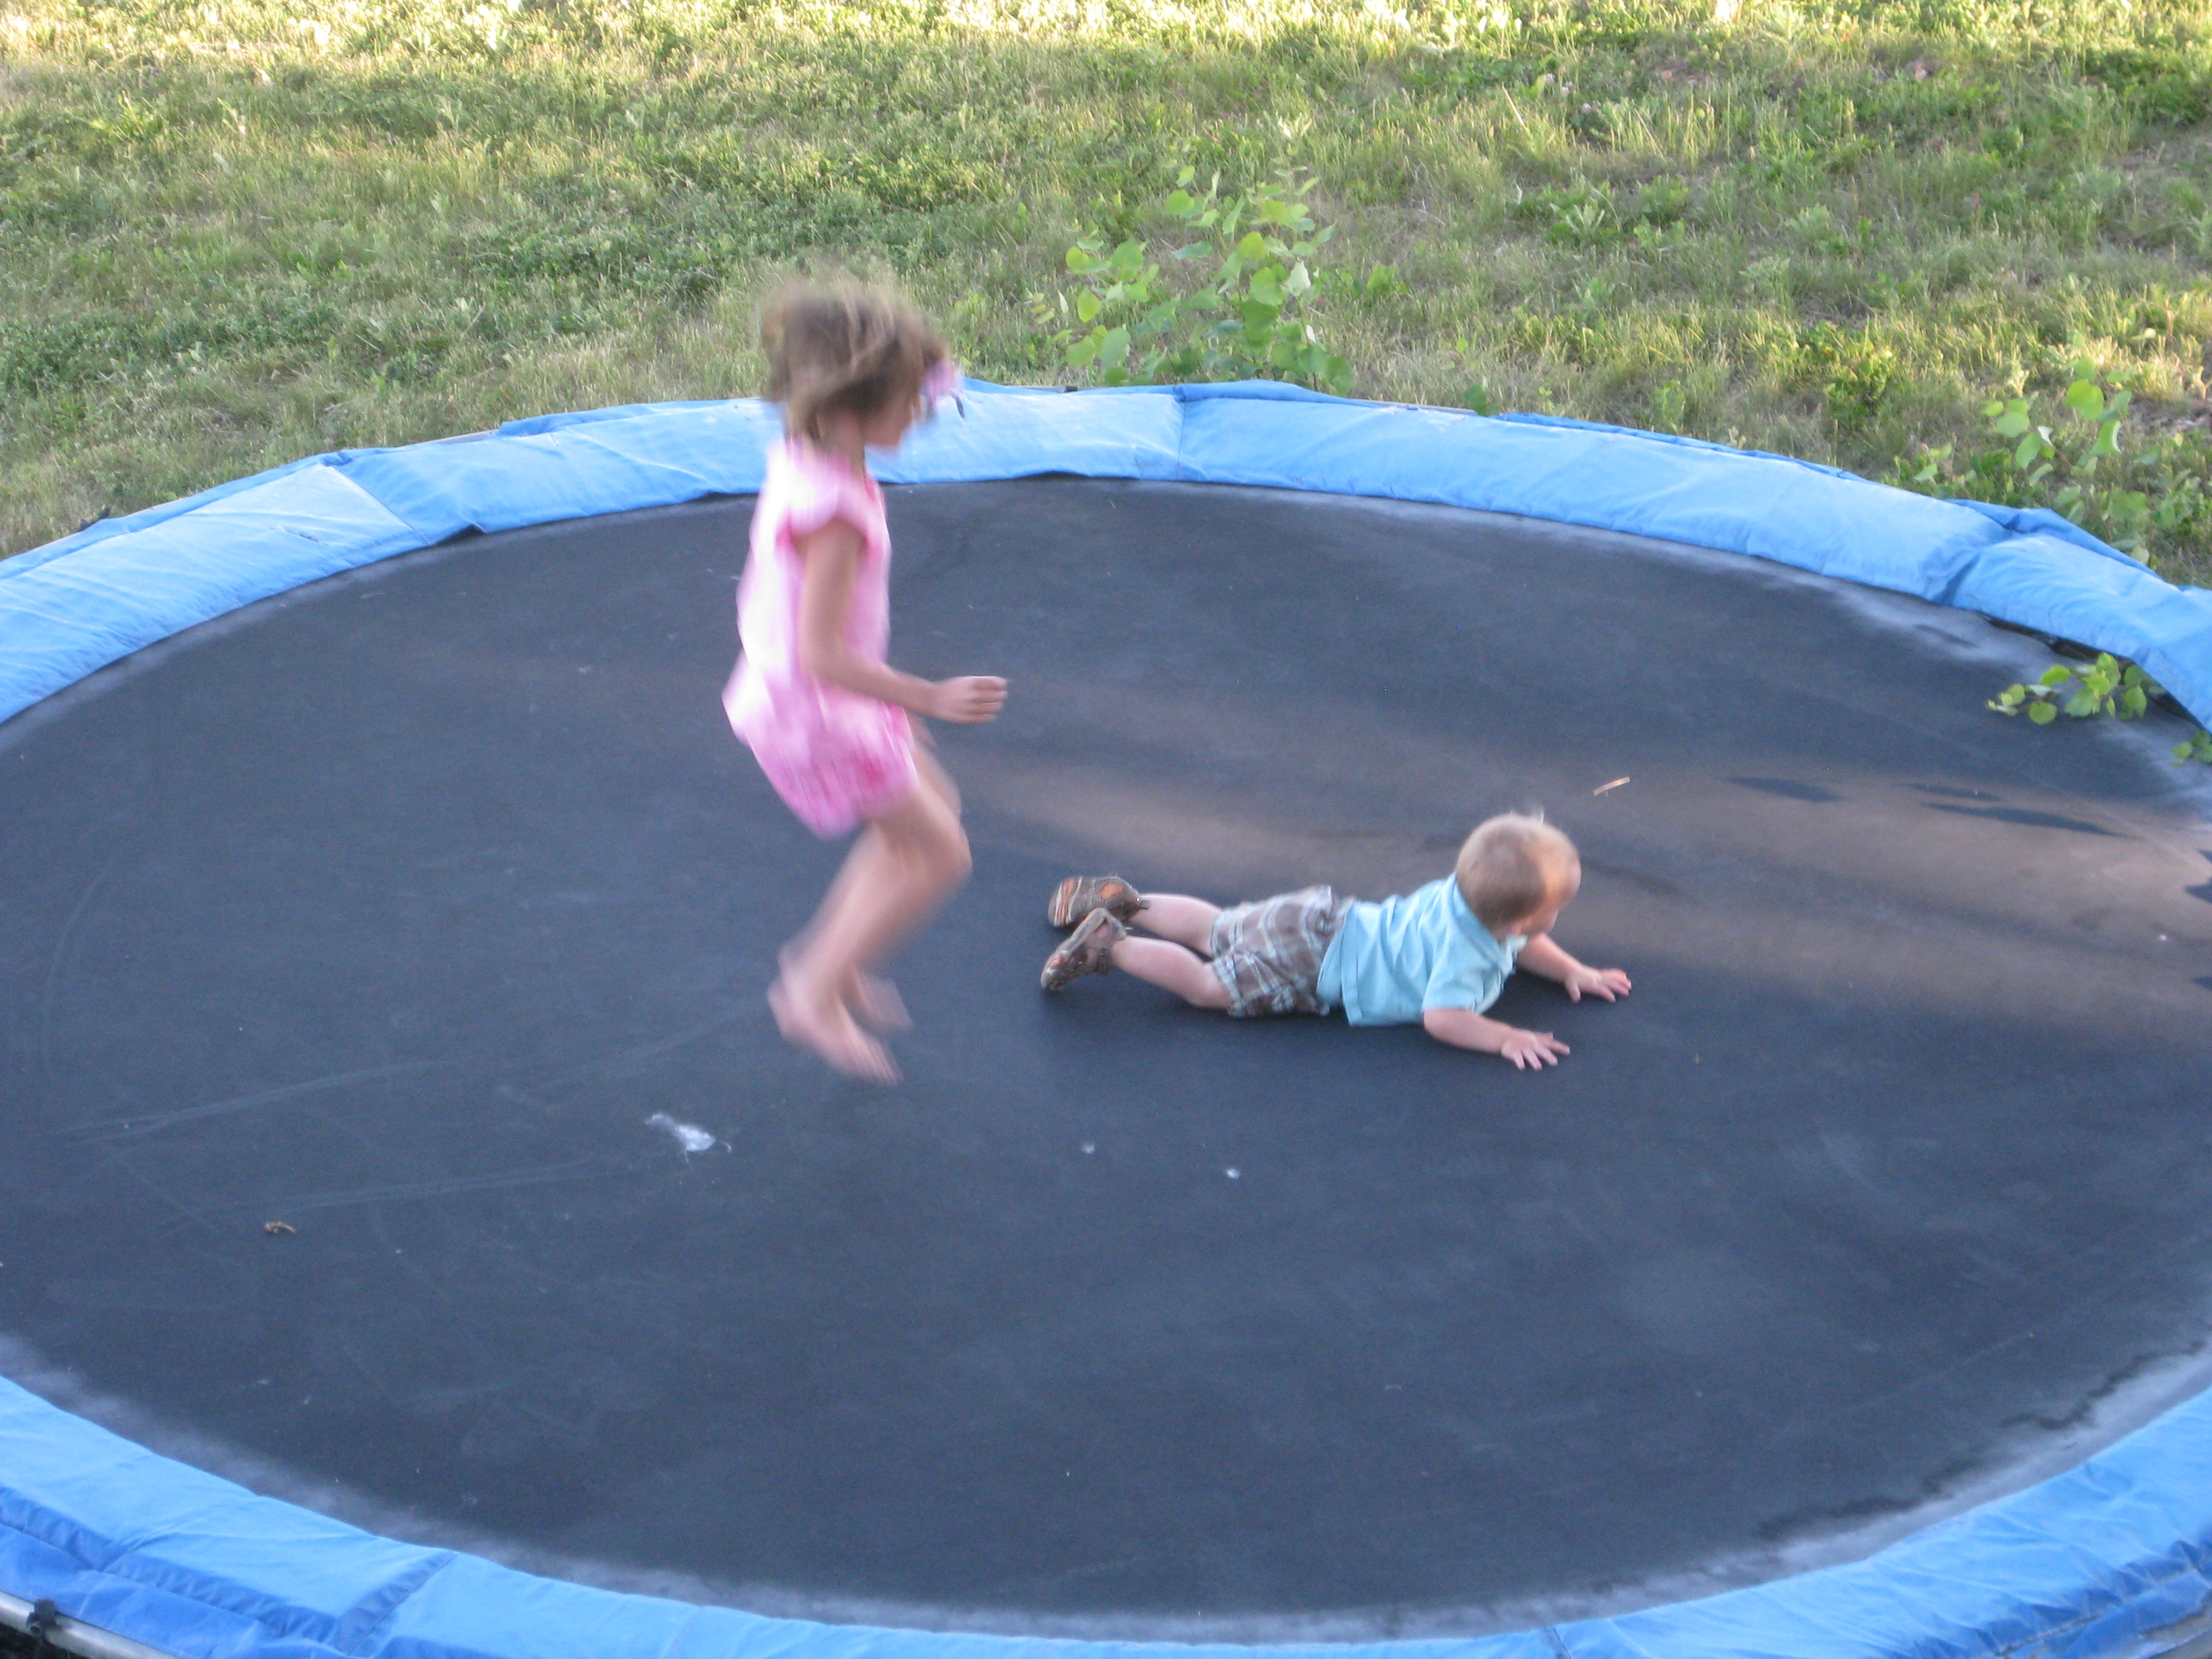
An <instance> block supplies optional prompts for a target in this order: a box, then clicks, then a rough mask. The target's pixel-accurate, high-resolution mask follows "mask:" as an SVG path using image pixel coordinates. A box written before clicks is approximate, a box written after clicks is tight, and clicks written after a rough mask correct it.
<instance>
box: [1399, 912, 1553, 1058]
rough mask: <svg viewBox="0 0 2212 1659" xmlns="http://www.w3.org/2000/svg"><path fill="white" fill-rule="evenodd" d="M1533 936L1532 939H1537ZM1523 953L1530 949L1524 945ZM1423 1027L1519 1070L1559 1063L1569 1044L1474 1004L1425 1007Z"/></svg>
mask: <svg viewBox="0 0 2212 1659" xmlns="http://www.w3.org/2000/svg"><path fill="white" fill-rule="evenodd" d="M1530 943H1532V944H1533V943H1534V940H1531V941H1530ZM1527 954H1528V952H1527V951H1526V950H1525V949H1524V950H1523V951H1522V955H1523V956H1525V955H1527ZM1421 1029H1422V1030H1425V1031H1426V1032H1427V1033H1428V1034H1429V1035H1430V1036H1432V1037H1434V1038H1435V1039H1436V1040H1437V1042H1449V1044H1451V1046H1452V1047H1453V1048H1472V1049H1474V1051H1475V1053H1477V1054H1498V1055H1502V1056H1503V1057H1504V1058H1505V1059H1507V1060H1511V1061H1512V1062H1513V1065H1514V1067H1515V1069H1516V1070H1526V1069H1529V1068H1534V1070H1536V1071H1540V1072H1541V1070H1543V1069H1544V1067H1545V1066H1556V1065H1558V1064H1559V1056H1560V1055H1561V1054H1565V1053H1566V1052H1567V1045H1566V1044H1565V1043H1564V1042H1560V1041H1559V1038H1557V1037H1555V1036H1553V1035H1552V1034H1551V1033H1550V1032H1549V1031H1524V1030H1522V1029H1521V1028H1520V1027H1519V1026H1517V1025H1508V1024H1505V1022H1504V1021H1503V1020H1498V1019H1492V1018H1490V1016H1489V1015H1487V1014H1478V1013H1477V1012H1474V1009H1472V1008H1424V1009H1422V1010H1421Z"/></svg>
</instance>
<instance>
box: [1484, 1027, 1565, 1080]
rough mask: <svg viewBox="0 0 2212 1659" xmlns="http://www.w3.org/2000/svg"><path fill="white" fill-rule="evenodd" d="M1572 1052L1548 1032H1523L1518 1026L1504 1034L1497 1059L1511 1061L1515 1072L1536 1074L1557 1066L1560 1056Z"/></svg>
mask: <svg viewBox="0 0 2212 1659" xmlns="http://www.w3.org/2000/svg"><path fill="white" fill-rule="evenodd" d="M1572 1052H1573V1050H1572V1049H1571V1048H1568V1047H1567V1045H1566V1044H1565V1043H1564V1042H1560V1041H1559V1038H1557V1037H1555V1036H1553V1035H1552V1034H1551V1033H1550V1032H1549V1031H1524V1030H1521V1029H1520V1028H1519V1027H1518V1026H1515V1027H1513V1028H1512V1029H1511V1030H1508V1031H1507V1032H1506V1034H1505V1042H1504V1044H1503V1045H1502V1046H1501V1047H1500V1048H1498V1056H1499V1058H1501V1059H1504V1060H1511V1061H1512V1062H1513V1065H1514V1068H1515V1069H1516V1071H1536V1072H1541V1071H1542V1070H1543V1069H1544V1067H1546V1066H1556V1065H1558V1064H1559V1056H1560V1055H1561V1054H1571V1053H1572Z"/></svg>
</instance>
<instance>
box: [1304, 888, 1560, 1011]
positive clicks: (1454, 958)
mask: <svg viewBox="0 0 2212 1659" xmlns="http://www.w3.org/2000/svg"><path fill="white" fill-rule="evenodd" d="M1527 943H1528V940H1527V939H1523V938H1522V936H1521V935H1520V934H1518V933H1516V934H1514V935H1513V936H1512V937H1511V938H1510V939H1498V937H1497V936H1496V935H1495V934H1493V933H1492V932H1491V931H1490V929H1488V928H1487V927H1484V926H1483V925H1482V924H1481V923H1480V922H1479V921H1476V920H1475V919H1474V911H1472V910H1470V909H1468V908H1467V901H1466V899H1464V898H1462V896H1460V890H1459V883H1458V882H1457V881H1456V880H1455V879H1454V878H1451V877H1449V876H1446V877H1444V878H1443V879H1442V880H1441V881H1432V882H1431V883H1430V884H1428V885H1427V886H1425V887H1419V888H1416V889H1414V890H1413V891H1412V892H1410V893H1401V894H1400V895H1399V896H1397V897H1395V898H1387V899H1384V900H1383V901H1382V902H1380V903H1370V902H1368V901H1366V900H1364V899H1363V900H1360V901H1358V902H1355V903H1354V904H1353V905H1352V908H1350V909H1349V910H1347V911H1346V913H1345V917H1344V926H1343V927H1340V928H1339V929H1338V930H1337V935H1336V938H1335V939H1333V940H1331V941H1330V943H1329V947H1328V955H1327V956H1325V957H1322V962H1321V983H1320V985H1319V986H1318V987H1316V988H1317V989H1318V990H1319V992H1320V994H1321V1000H1322V1002H1324V1003H1326V1004H1328V1005H1330V1006H1341V1007H1342V1008H1343V1010H1344V1017H1345V1018H1346V1019H1348V1020H1350V1021H1351V1022H1352V1024H1354V1025H1416V1024H1419V1023H1420V1018H1421V1011H1422V1010H1423V1009H1425V1008H1472V1009H1473V1010H1474V1012H1477V1013H1480V1012H1482V1011H1483V1010H1484V1009H1485V1008H1487V1007H1488V1006H1490V1005H1491V1004H1492V1003H1493V1002H1495V1001H1497V1000H1498V993H1499V992H1500V991H1502V990H1504V988H1505V976H1506V975H1508V974H1510V973H1511V972H1512V971H1513V962H1514V958H1516V957H1518V956H1519V955H1520V954H1521V947H1522V945H1526V944H1527Z"/></svg>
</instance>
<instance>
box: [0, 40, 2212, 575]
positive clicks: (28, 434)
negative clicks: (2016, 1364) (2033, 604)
mask: <svg viewBox="0 0 2212 1659" xmlns="http://www.w3.org/2000/svg"><path fill="white" fill-rule="evenodd" d="M0 8H4V9H0V551H15V550H20V549H22V548H25V547H27V546H31V545H33V544H37V543H40V542H41V541H44V540H46V539H47V538H50V537H52V536H54V535H56V534H58V533H61V532H65V531H67V530H69V529H71V528H73V527H75V526H76V523H77V522H78V521H79V520H82V519H85V518H88V517H89V516H91V515H92V514H94V513H97V512H100V510H102V509H110V510H113V511H118V512H121V511H127V510H130V509H132V508H135V507H142V506H144V505H147V504H149V503H152V502H155V501H161V500H164V499H167V498H169V497H173V496H175V495H182V494H185V493H187V492H189V491H191V490H192V489H197V488H200V487H203V486H204V485H206V484H208V483H213V482H216V481H217V480H220V479H222V478H226V477H234V476H237V475H239V474H241V473H246V472H249V471H254V470H255V469H257V468H259V467H263V466H266V465H271V464H274V463H276V462H280V461H283V460H287V459H291V458H293V457H295V456H297V455H301V454H303V453H310V452H313V451H316V450H321V449H328V448H333V447H343V446H361V445H373V444H388V443H398V442H405V441H413V440H416V439H421V438H426V437H432V436H436V435H443V434H447V433H453V432H460V431H467V430H471V429H475V428H482V427H484V426H486V425H489V424H491V423H493V422H497V421H499V420H501V419H505V418H509V417H512V416H519V415H525V414H534V413H538V412H542V411H544V410H552V409H560V408H575V407H586V406H592V405H597V404H612V403H622V402H629V401H636V400H640V399H647V398H686V397H714V396H722V395H726V394H728V393H731V392H738V391H744V390H750V389H751V388H752V386H754V385H755V383H756V381H757V357H756V354H755V352H754V350H753V348H752V345H751V342H750V307H751V303H752V299H753V296H754V295H755V294H756V293H757V290H758V289H759V287H760V286H761V285H762V284H763V283H764V282H766V281H768V280H769V279H771V278H772V277H773V276H775V274H776V273H778V272H779V271H782V270H789V269H792V268H793V267H814V266H819V265H822V264H829V263H837V264H844V265H847V266H849V267H853V268H856V269H860V270H866V271H871V272H887V273H893V274H896V276H899V277H900V278H901V279H902V280H903V281H905V282H906V283H908V284H909V285H910V286H911V287H912V288H913V289H915V291H916V293H917V294H918V295H920V296H921V298H922V300H923V301H925V302H926V303H927V304H928V305H929V306H931V307H933V308H934V309H935V310H937V311H938V312H939V313H940V314H942V315H944V316H945V318H946V319H947V320H948V324H949V326H950V329H951V332H952V334H953V336H954V337H955V339H956V341H957V344H958V346H959V349H961V351H962V352H963V354H964V355H965V356H966V357H967V358H968V360H969V362H971V363H972V365H973V366H974V367H975V368H976V369H977V370H978V371H979V372H980V373H982V374H986V375H990V376H994V377H1003V378H1006V379H1010V380H1039V379H1053V378H1060V377H1061V376H1063V375H1064V374H1065V370H1064V369H1063V368H1059V367H1058V365H1057V361H1056V358H1055V357H1054V354H1052V353H1051V352H1050V351H1049V349H1048V348H1047V346H1046V344H1045V343H1044V340H1043V338H1042V331H1040V330H1039V329H1038V328H1037V326H1036V325H1035V324H1034V323H1033V321H1032V320H1031V318H1030V308H1029V303H1028V301H1029V297H1030V295H1033V294H1036V293H1038V292H1040V291H1042V290H1047V289H1050V288H1052V287H1053V286H1054V285H1055V284H1056V283H1059V282H1060V281H1062V280H1063V278H1062V276H1061V273H1060V259H1061V256H1062V254H1063V253H1064V252H1065V250H1066V246H1067V245H1068V243H1069V241H1070V240H1071V238H1072V236H1073V233H1074V230H1075V228H1076V226H1077V224H1078V222H1079V221H1081V220H1084V219H1086V218H1089V219H1092V220H1095V219H1097V217H1098V216H1099V215H1100V212H1101V209H1100V208H1099V207H1098V206H1097V204H1099V203H1101V202H1102V201H1103V202H1104V203H1106V204H1109V206H1108V207H1107V208H1106V209H1105V210H1104V211H1105V213H1106V215H1107V216H1108V217H1109V218H1113V217H1117V216H1118V217H1120V218H1121V219H1122V220H1124V221H1125V222H1128V223H1129V224H1131V225H1133V226H1134V227H1135V228H1142V225H1141V218H1140V216H1139V212H1138V210H1139V209H1140V208H1141V207H1142V206H1143V205H1144V204H1147V203H1150V202H1152V201H1154V200H1156V199H1157V198H1158V195H1159V194H1160V192H1161V191H1163V190H1164V188H1165V187H1166V186H1167V185H1168V184H1169V183H1170V182H1171V181H1172V179H1173V177H1174V174H1175V173H1176V169H1177V168H1178V167H1180V166H1182V164H1184V163H1186V162H1188V163H1190V164H1193V165H1195V166H1196V167H1199V168H1200V169H1201V171H1202V172H1211V171H1212V170H1214V169H1217V168H1218V169H1219V170H1220V171H1221V172H1222V173H1224V175H1225V179H1226V181H1228V182H1230V183H1231V184H1241V183H1245V182H1249V181H1252V180H1255V179H1260V178H1263V177H1265V176H1266V175H1267V173H1269V172H1270V171H1271V170H1273V169H1274V168H1277V167H1283V166H1287V165H1300V166H1304V167H1310V168H1312V169H1313V170H1314V171H1315V172H1316V173H1317V174H1318V175H1319V179H1320V184H1319V186H1318V189H1317V191H1316V197H1315V200H1316V204H1318V205H1319V206H1320V207H1321V209H1322V211H1323V213H1324V215H1325V216H1326V217H1328V219H1330V220H1331V221H1333V222H1335V223H1336V224H1338V225H1339V226H1340V234H1339V236H1338V239H1337V241H1336V243H1335V244H1334V246H1333V247H1332V249H1331V252H1332V253H1333V254H1334V255H1336V256H1337V258H1336V263H1337V264H1340V266H1341V267H1342V269H1343V270H1346V272H1347V273H1348V274H1350V275H1352V276H1355V277H1357V278H1364V276H1365V275H1366V274H1367V273H1368V272H1369V271H1370V270H1371V269H1372V268H1373V267H1375V266H1376V265H1380V264H1389V265H1392V266H1395V268H1396V269H1397V270H1398V271H1399V272H1400V273H1401V275H1402V276H1403V278H1404V283H1405V291H1403V292H1395V291H1389V285H1387V284H1386V285H1384V287H1383V289H1382V290H1380V291H1377V292H1375V293H1372V294H1370V293H1368V292H1365V291H1364V290H1363V291H1360V292H1358V293H1352V292H1346V293H1344V294H1342V295H1339V296H1335V297H1328V298H1326V299H1325V301H1324V302H1323V304H1322V311H1323V313H1324V314H1325V316H1326V318H1327V320H1328V329H1329V331H1330V337H1331V338H1332V341H1333V342H1334V343H1335V344H1336V345H1337V347H1338V349H1340V350H1341V351H1342V352H1343V353H1344V354H1345V355H1346V356H1348V357H1349V358H1350V359H1351V360H1352V362H1353V363H1354V364H1355V365H1356V366H1357V368H1358V371H1359V373H1358V384H1357V387H1356V390H1358V392H1361V393H1363V394H1364V395H1370V396H1379V397H1386V398H1413V399H1419V400H1423V401H1428V402H1437V403H1448V404H1449V403H1458V402H1460V401H1462V399H1463V398H1465V397H1466V396H1467V395H1468V390H1469V388H1470V387H1471V386H1478V385H1479V386H1480V388H1481V394H1480V395H1481V396H1482V398H1485V399H1486V400H1487V401H1488V402H1490V403H1491V404H1494V405H1495V406H1498V407H1514V408H1524V409H1535V410H1552V411H1554V412H1559V413H1564V414H1571V415H1576V416H1584V417H1588V418H1595V419H1601V420H1613V421H1620V422H1625V423H1629V424H1634V425H1639V426H1648V427H1654V428H1662V429H1667V430H1675V431H1682V432H1687V433H1691V434H1693V435H1699V436H1705V437H1711V438H1717V439H1721V440H1723V441H1731V442H1741V443H1744V444H1747V445H1752V446H1755V447H1762V448H1771V449H1778V450H1783V451H1786V452H1789V453H1796V454H1800V455H1804V456H1808V457H1810V458H1814V459H1821V460H1827V461H1834V462H1838V463H1840V464H1842V465H1847V466H1850V467H1852V468H1855V469H1857V470H1859V471H1867V472H1870V473H1873V474H1875V475H1877V476H1879V475H1881V474H1882V473H1883V472H1885V471H1887V470H1888V469H1889V468H1890V466H1891V465H1892V464H1893V461H1894V460H1895V459H1896V458H1897V457H1898V456H1899V455H1900V454H1917V453H1918V452H1919V448H1920V447H1922V446H1924V445H1941V444H1944V443H1947V442H1950V443H1955V444H1956V445H1957V446H1958V453H1959V454H1960V456H1963V455H1964V454H1966V453H1967V452H1968V451H1969V450H1972V449H1975V448H1978V447H1985V446H1986V444H1987V443H1988V441H1989V440H1987V438H1986V437H1985V435H1984V422H1983V420H1982V417H1981V414H1980V409H1981V405H1982V404H1983V403H1984V400H1985V399H1987V398H1990V397H1993V396H1999V395H2011V393H2012V392H2014V391H2015V390H2016V389H2020V388H2023V387H2024V388H2025V389H2027V390H2028V391H2030V392H2033V393H2035V394H2037V395H2039V397H2040V398H2043V399H2044V400H2045V404H2046V405H2047V406H2050V407H2054V408H2055V394H2056V393H2057V392H2058V391H2060V390H2063V386H2064V385H2065V383H2066V381H2067V380H2068V378H2069V374H2068V366H2069V364H2070V363H2071V362H2074V361H2075V359H2076V358H2078V357H2084V356H2086V357H2087V358H2088V359H2089V360H2091V361H2092V362H2093V363H2094V364H2096V365H2097V367H2098V368H2099V370H2100V375H2101V378H2102V379H2103V380H2104V382H2105V384H2106V386H2108V387H2112V388H2115V389H2118V388H2123V387H2124V388H2127V389H2129V390H2131V391H2132V392H2134V394H2135V398H2136V404H2135V411H2134V412H2135V415H2136V419H2135V421H2134V422H2133V424H2132V428H2131V431H2130V444H2131V446H2132V447H2134V448H2136V449H2137V450H2141V449H2142V448H2144V447H2148V445H2150V444H2152V443H2154V442H2157V441H2161V440H2172V441H2178V444H2179V450H2178V451H2177V454H2178V455H2179V459H2180V460H2181V461H2182V463H2183V465H2184V466H2185V468H2189V467H2193V468H2196V469H2197V470H2198V471H2202V470H2203V468H2204V466H2205V465H2206V455H2207V449H2206V446H2208V444H2212V435H2208V434H2207V433H2206V431H2205V430H2204V425H2203V423H2204V422H2205V419H2206V416H2205V415H2204V410H2205V406H2206V405H2205V397H2206V392H2207V387H2206V363H2205V350H2206V345H2207V341H2208V338H2212V286H2208V283H2207V281H2206V276H2207V269H2208V264H2207V262H2208V258H2212V131H2208V129H2207V127H2206V125H2205V121H2206V118H2207V116H2208V113H2212V57H2208V51H2207V46H2206V44H2205V43H2206V41H2207V40H2208V39H2212V3H2206V0H2166V3H2151V4H2148V5H2133V6H2130V5H2125V4H2122V3H2118V0H2111V3H2100V0H2067V3H2008V4H1978V3H1972V0H1959V3H1941V0H1929V3H1925V4H1922V5H1917V6H1881V5H1862V6H1850V5H1834V4H1831V5H1812V6H1803V7H1794V8H1784V7H1781V6H1778V5H1773V4H1771V3H1766V0H1745V3H1744V4H1743V6H1742V9H1741V15H1736V16H1735V17H1734V19H1733V21H1726V22H1723V21H1717V19H1716V17H1715V15H1714V13H1713V11H1712V9H1711V5H1710V3H1708V4H1707V5H1704V6H1696V7H1692V6H1687V5H1680V4H1666V3H1650V0H1645V3H1627V4H1620V5H1613V6H1610V7H1600V6H1595V5H1589V6H1582V7H1577V8H1571V9H1570V8H1558V9H1545V8H1541V7H1537V6H1534V5H1531V4H1529V3H1527V0H1515V3H1510V4H1509V3H1501V0H1445V3H1442V4H1437V5H1434V6H1430V7H1427V8H1425V9H1414V10H1410V11H1407V12H1400V11H1398V10H1396V9H1393V8H1392V7H1391V6H1389V5H1388V4H1384V3H1380V0H1376V3H1368V4H1355V3H1350V0H1305V3H1297V4H1291V3H1287V0H1285V3H1274V4H1270V3H1260V0H1250V3H1242V4H1240V3H1236V0H1185V3H1167V0H1162V3H1155V4H1150V5H1144V4H1129V3H1119V0H1116V3H1085V0H1037V3H1033V4H1026V5H1020V6H1017V5H1016V4H1014V3H1013V0H959V3H952V4H941V3H929V4H895V3H863V4H858V5H836V6H829V5H821V6H794V7H789V8H781V9H779V8H771V7H768V6H763V5H752V4H746V3H702V0H635V3H622V0H559V3H541V0H491V3H485V4H476V3H473V0H443V3H439V0H286V3H282V4H280V3H276V0H206V3H192V4H182V3H179V4H167V5H162V4H148V3H133V4H119V5H94V4H89V3H84V0H0ZM1733 9H1734V7H1733V4H1732V0H1723V10H1733ZM1116 198H1118V201H1119V204H1120V205H1119V206H1118V207H1115V206H1114V205H1112V204H1114V203H1115V201H1116ZM2152 548H2153V550H2154V552H2155V553H2157V554H2158V556H2159V557H2160V568H2162V569H2164V570H2165V571H2166V573H2167V574H2170V575H2172V576H2174V577H2176V578H2178V579H2181V580H2197V581H2204V580H2212V512H2198V513H2196V514H2195V516H2194V518H2193V520H2191V519H2188V518H2186V517H2185V519H2184V520H2183V521H2181V522H2179V523H2177V525H2175V526H2172V527H2171V528H2170V529H2169V530H2167V531H2166V532H2161V533H2159V534H2155V535H2154V537H2153V540H2152Z"/></svg>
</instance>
